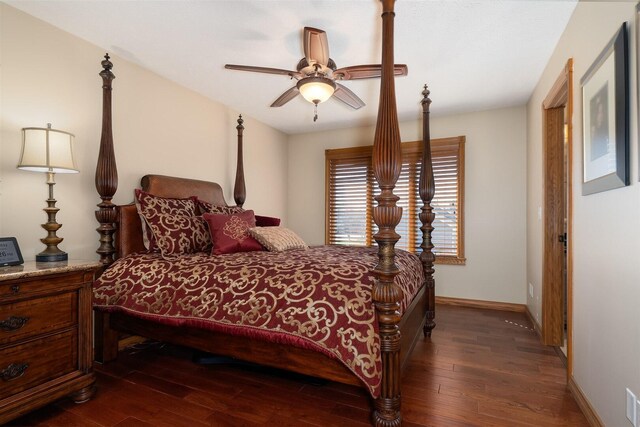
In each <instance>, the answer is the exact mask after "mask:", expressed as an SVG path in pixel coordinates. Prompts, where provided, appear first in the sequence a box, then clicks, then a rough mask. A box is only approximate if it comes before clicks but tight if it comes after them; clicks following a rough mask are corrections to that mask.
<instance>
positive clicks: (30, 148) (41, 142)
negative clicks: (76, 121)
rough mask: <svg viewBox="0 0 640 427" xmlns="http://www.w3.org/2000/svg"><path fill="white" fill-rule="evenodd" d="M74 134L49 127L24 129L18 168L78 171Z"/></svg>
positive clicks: (61, 171) (35, 170) (65, 171)
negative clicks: (74, 153) (75, 158)
mask: <svg viewBox="0 0 640 427" xmlns="http://www.w3.org/2000/svg"><path fill="white" fill-rule="evenodd" d="M73 138H74V136H73V134H71V133H69V132H64V131H61V130H55V129H51V128H50V127H49V128H24V129H22V154H21V156H20V162H19V163H18V169H23V170H28V171H33V172H54V173H77V172H78V168H77V167H76V164H75V161H74V158H73Z"/></svg>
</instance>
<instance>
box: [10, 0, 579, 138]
mask: <svg viewBox="0 0 640 427" xmlns="http://www.w3.org/2000/svg"><path fill="white" fill-rule="evenodd" d="M576 1H577V0H413V1H411V0H398V1H397V2H396V6H395V11H396V19H395V40H396V42H395V46H396V48H395V62H396V63H405V64H407V65H408V67H409V75H408V76H406V77H401V78H398V79H396V95H397V102H398V113H399V116H400V119H401V120H408V119H416V118H418V117H419V115H420V105H419V101H420V99H421V95H420V92H421V90H422V86H423V84H424V83H427V84H428V85H429V87H430V90H431V98H432V100H433V104H432V106H431V111H432V113H433V114H434V115H443V114H451V113H459V112H468V111H477V110H485V109H492V108H498V107H507V106H514V105H522V104H524V103H525V102H526V101H527V99H528V98H529V96H530V94H531V92H532V91H533V88H534V86H535V84H536V83H537V81H538V79H539V77H540V75H541V73H542V71H543V68H544V66H545V65H546V63H547V61H548V59H549V57H550V55H551V53H552V52H553V49H554V48H555V45H556V43H557V41H558V39H559V37H560V35H561V34H562V32H563V31H564V28H565V26H566V24H567V21H568V20H569V18H570V16H571V13H572V12H573V10H574V8H575V6H576V4H577V3H576ZM6 3H8V4H10V5H12V6H14V7H16V8H18V9H21V10H23V11H25V12H27V13H29V14H31V15H33V16H36V17H38V18H40V19H42V20H44V21H47V22H49V23H51V24H53V25H55V26H57V27H59V28H62V29H63V30H65V31H68V32H70V33H72V34H75V35H76V36H78V37H81V38H83V39H85V40H88V41H90V42H91V43H94V44H96V45H98V46H100V47H102V48H103V49H105V51H109V52H111V53H114V54H116V55H119V56H120V57H122V58H125V59H127V60H129V61H132V62H134V63H136V64H138V65H140V66H142V67H144V68H147V69H149V70H152V71H154V72H156V73H158V74H160V75H162V76H164V77H167V78H169V79H171V80H173V81H175V82H177V83H179V84H181V85H183V86H186V87H188V88H190V89H193V90H195V91H197V92H199V93H201V94H203V95H205V96H207V97H209V98H211V99H214V100H216V101H219V102H221V103H223V104H226V105H229V106H231V107H232V108H234V109H237V110H238V111H240V112H242V113H243V114H245V115H249V116H252V117H254V118H256V119H258V120H260V121H263V122H264V123H267V124H269V125H270V126H272V127H274V128H277V129H279V130H281V131H283V132H286V133H300V132H313V131H318V130H326V129H333V128H339V127H348V126H355V125H363V124H370V123H374V122H375V116H376V113H377V107H378V90H379V79H372V80H359V81H346V82H344V83H343V84H344V85H345V86H347V87H349V88H350V89H351V90H353V91H354V92H355V93H356V94H357V95H358V96H360V98H362V100H363V101H364V102H365V103H366V104H367V105H366V107H364V108H361V109H360V110H358V111H354V110H352V109H350V108H348V107H347V106H345V105H343V104H342V103H340V102H339V101H337V100H335V99H330V100H329V101H327V102H325V103H323V104H320V106H319V107H318V113H319V119H318V121H317V122H316V123H314V122H313V105H311V104H310V103H308V102H306V101H304V99H303V98H302V97H301V96H299V97H297V98H296V99H294V100H293V101H291V102H289V103H288V104H286V105H285V106H283V107H280V108H270V107H269V105H271V103H272V102H273V101H274V100H275V99H276V98H277V97H278V96H279V95H280V94H281V93H282V92H284V91H285V90H287V89H289V88H290V87H291V86H293V85H294V83H295V81H291V80H289V78H288V77H287V76H278V75H267V74H255V73H248V72H241V71H231V70H225V69H224V64H225V63H234V64H244V65H258V66H265V67H274V68H285V69H295V66H296V64H297V63H298V61H299V60H300V59H301V58H302V57H303V53H302V29H303V27H304V26H312V27H316V28H320V29H323V30H325V31H326V32H327V35H328V39H329V49H330V55H331V58H333V59H334V61H335V62H336V64H337V66H338V67H344V66H348V65H357V64H370V63H379V62H380V56H381V38H382V36H381V20H380V17H379V16H380V12H381V4H380V2H379V1H377V0H332V1H321V0H295V1H282V0H252V1H240V0H233V1H222V0H210V1H196V0H181V1H153V0H147V1H103V0H92V1H71V0H64V1H58V0H48V1H30V0H21V1H7V2H6ZM116 67H117V63H116Z"/></svg>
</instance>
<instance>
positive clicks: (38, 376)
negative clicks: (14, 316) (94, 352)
mask: <svg viewBox="0 0 640 427" xmlns="http://www.w3.org/2000/svg"><path fill="white" fill-rule="evenodd" d="M77 349H78V343H77V332H76V330H75V328H74V329H72V330H70V331H67V332H63V333H61V334H57V335H52V336H50V337H47V338H43V339H39V340H35V341H30V342H28V343H26V344H21V345H16V346H13V347H9V348H5V349H4V350H0V399H3V398H5V397H8V396H11V395H14V394H17V393H20V392H21V391H23V390H26V389H28V388H30V387H32V386H35V385H37V384H42V383H44V382H46V381H49V380H52V379H54V378H57V377H59V376H62V375H64V374H67V373H69V372H72V371H74V370H76V369H77V367H78V354H77Z"/></svg>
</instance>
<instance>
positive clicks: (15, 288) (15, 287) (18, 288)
mask: <svg viewBox="0 0 640 427" xmlns="http://www.w3.org/2000/svg"><path fill="white" fill-rule="evenodd" d="M11 292H13V293H14V294H17V293H18V292H20V285H13V286H11Z"/></svg>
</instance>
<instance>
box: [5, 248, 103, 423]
mask: <svg viewBox="0 0 640 427" xmlns="http://www.w3.org/2000/svg"><path fill="white" fill-rule="evenodd" d="M100 266H101V264H100V263H99V262H97V261H96V262H92V261H68V262H57V263H36V262H26V263H25V264H24V265H19V266H14V267H1V268H0V424H3V423H5V422H7V421H9V420H11V419H13V418H16V417H18V416H20V415H22V414H24V413H26V412H29V411H31V410H33V409H36V408H38V407H40V406H43V405H46V404H47V403H50V402H52V401H54V400H56V399H59V398H61V397H63V396H67V395H70V396H71V398H72V399H73V400H74V401H75V402H78V403H79V402H84V401H86V400H88V399H90V398H91V396H92V395H93V393H94V385H93V384H94V382H95V376H94V374H93V352H92V344H93V343H92V326H91V323H92V320H91V319H92V317H91V299H92V295H91V283H92V281H93V278H94V275H95V273H96V271H97V270H98V269H99V268H100Z"/></svg>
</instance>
